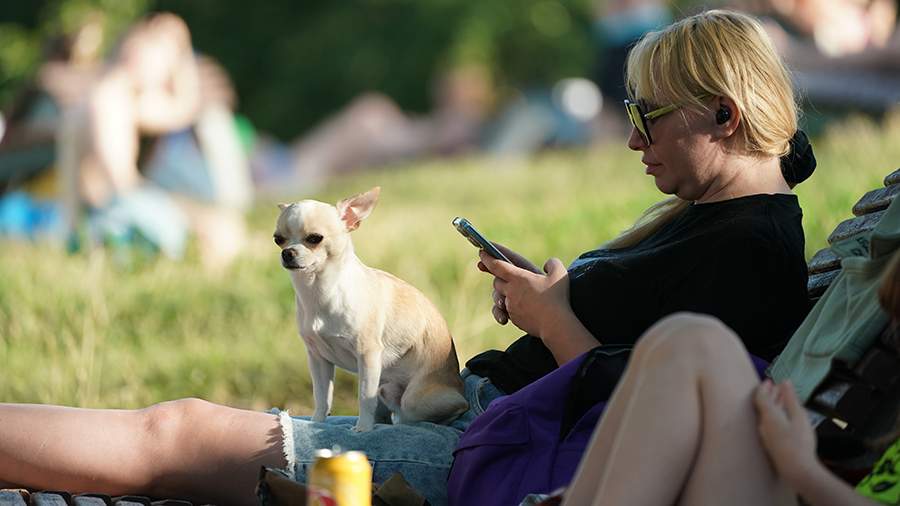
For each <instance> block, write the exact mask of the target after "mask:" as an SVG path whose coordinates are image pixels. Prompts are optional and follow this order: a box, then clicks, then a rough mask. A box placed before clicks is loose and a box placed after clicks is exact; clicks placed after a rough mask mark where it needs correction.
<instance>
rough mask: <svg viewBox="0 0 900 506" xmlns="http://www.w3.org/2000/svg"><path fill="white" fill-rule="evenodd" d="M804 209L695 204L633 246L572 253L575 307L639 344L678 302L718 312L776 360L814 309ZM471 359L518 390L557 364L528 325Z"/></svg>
mask: <svg viewBox="0 0 900 506" xmlns="http://www.w3.org/2000/svg"><path fill="white" fill-rule="evenodd" d="M802 217H803V213H802V211H801V210H800V205H799V204H798V202H797V197H796V196H794V195H784V194H776V195H751V196H747V197H741V198H736V199H732V200H726V201H722V202H712V203H708V204H694V205H691V206H690V207H689V208H688V209H687V210H686V211H685V212H684V213H683V214H681V215H680V216H678V217H676V218H675V219H673V220H672V221H671V222H669V223H667V224H666V225H664V226H663V227H661V228H660V229H659V230H658V231H657V232H656V233H655V234H653V235H651V236H650V237H647V238H646V239H644V240H643V241H641V242H640V243H638V244H637V245H635V246H631V247H628V248H623V249H618V250H604V249H598V250H594V251H589V252H587V253H585V254H583V255H581V256H580V257H578V259H576V260H575V261H574V262H572V265H571V266H569V294H570V295H569V300H570V303H571V305H572V310H573V311H574V313H575V316H577V317H578V319H579V320H581V323H582V324H584V326H585V327H586V328H587V329H588V330H589V331H590V332H591V334H593V336H594V337H595V338H597V340H598V341H599V343H603V344H634V342H635V341H636V340H637V339H638V337H639V336H640V335H641V334H642V333H643V332H644V331H645V330H647V329H648V328H649V327H650V326H651V325H653V324H654V323H655V322H656V321H658V320H659V319H660V318H662V317H664V316H666V315H669V314H672V313H675V312H678V311H692V312H697V313H706V314H710V315H713V316H716V317H718V318H719V319H721V320H722V321H723V322H725V324H726V325H728V326H729V327H731V328H732V329H733V330H734V331H735V332H737V334H738V335H739V336H740V337H741V339H742V340H743V342H744V345H745V346H746V347H747V349H748V350H749V351H750V353H753V354H754V355H756V356H759V357H761V358H764V359H766V360H771V359H772V358H774V357H775V356H776V355H777V354H778V353H779V352H780V351H781V349H782V348H783V347H784V345H785V344H786V342H787V339H788V338H789V337H790V336H791V334H793V332H794V331H795V330H796V329H797V327H798V326H799V325H800V322H801V321H802V320H803V318H804V317H805V316H806V313H807V312H808V310H809V301H808V298H807V294H806V281H807V270H806V261H805V257H804V238H803V227H802V225H801V220H802ZM466 367H468V368H469V370H471V371H472V372H474V373H475V374H478V375H480V376H486V377H489V378H490V379H491V381H492V382H493V383H494V384H495V385H496V386H498V387H499V388H500V389H502V390H503V391H505V392H506V393H512V392H515V391H516V390H518V389H520V388H522V387H523V386H525V385H527V384H529V383H531V382H533V381H535V380H537V379H538V378H540V377H542V376H543V375H545V374H547V373H548V372H550V371H552V370H553V369H555V368H556V367H557V364H556V361H555V360H554V358H553V355H552V354H551V353H550V350H548V349H547V348H546V347H545V346H544V344H543V343H542V342H541V340H540V339H539V338H537V337H533V336H531V335H525V336H523V337H521V338H520V339H518V340H517V341H515V342H514V343H512V344H511V345H510V346H509V348H507V349H506V351H503V352H501V351H497V350H490V351H486V352H484V353H481V354H479V355H477V356H475V357H474V358H472V359H471V360H469V362H468V363H467V364H466Z"/></svg>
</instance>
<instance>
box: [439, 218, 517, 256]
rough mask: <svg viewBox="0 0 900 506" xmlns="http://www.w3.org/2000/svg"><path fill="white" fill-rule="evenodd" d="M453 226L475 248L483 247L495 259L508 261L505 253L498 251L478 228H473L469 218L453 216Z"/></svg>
mask: <svg viewBox="0 0 900 506" xmlns="http://www.w3.org/2000/svg"><path fill="white" fill-rule="evenodd" d="M453 226H454V227H456V230H458V231H459V233H460V234H462V235H463V237H465V238H466V239H468V240H469V242H470V243H472V244H473V245H474V246H475V247H476V248H478V249H483V250H484V251H486V252H487V254H488V255H490V256H492V257H494V258H496V259H497V260H503V261H504V262H509V263H512V262H510V260H509V259H508V258H506V255H504V254H503V253H501V252H500V250H499V249H497V247H496V246H494V244H493V243H491V241H488V240H487V239H485V237H484V236H483V235H481V234H480V233H479V232H478V230H475V227H473V226H472V224H471V223H469V220H467V219H465V218H460V217H459V216H457V217H456V218H453Z"/></svg>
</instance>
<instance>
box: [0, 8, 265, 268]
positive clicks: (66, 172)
mask: <svg viewBox="0 0 900 506" xmlns="http://www.w3.org/2000/svg"><path fill="white" fill-rule="evenodd" d="M93 19H97V18H93ZM101 36H102V32H99V31H98V29H97V28H96V23H94V22H93V20H92V18H89V19H88V21H87V22H86V23H85V24H84V26H83V27H82V28H80V29H79V30H78V31H77V32H76V33H75V35H74V36H73V37H71V39H69V40H70V44H69V45H68V47H67V49H68V51H60V52H59V53H62V56H57V55H56V54H51V58H50V59H49V61H47V62H46V63H44V64H43V65H42V67H41V70H40V72H39V74H38V76H39V77H38V89H39V90H41V91H42V93H41V94H38V95H37V97H36V98H31V99H30V100H27V101H25V105H27V107H26V108H23V109H22V111H23V112H19V113H16V111H14V114H11V115H10V120H11V124H12V125H13V126H14V129H12V130H11V132H10V134H8V135H6V136H4V141H3V145H8V146H16V147H17V148H22V147H23V146H25V147H27V146H30V145H36V144H37V145H40V146H42V147H43V149H44V151H43V155H44V156H45V157H48V156H49V159H48V160H46V162H49V163H47V164H46V165H52V164H55V167H56V171H55V178H53V179H55V180H54V181H53V183H54V186H55V189H56V192H55V194H56V196H57V197H58V205H57V206H53V205H52V204H44V203H40V204H39V203H38V201H37V200H35V199H30V200H29V196H24V195H28V194H24V195H23V194H22V193H17V194H14V195H10V196H7V197H6V198H4V199H3V201H0V221H3V220H2V216H3V214H2V212H3V210H4V209H6V210H7V211H8V212H7V213H6V216H7V218H10V216H13V217H14V216H15V215H20V216H24V215H25V213H26V212H27V213H31V214H32V215H33V214H34V213H35V212H38V211H39V210H41V209H43V210H44V214H46V215H47V216H48V218H47V221H51V222H53V225H54V226H53V227H51V228H52V230H51V231H50V233H52V234H55V235H58V236H62V238H63V240H65V241H67V242H68V244H69V246H70V247H71V248H73V249H78V248H81V247H90V246H92V245H95V244H98V243H107V244H109V243H112V244H114V245H131V244H139V245H141V246H144V247H146V248H147V249H150V250H152V251H159V252H161V253H163V254H165V255H166V256H168V257H171V258H180V257H181V256H183V254H184V252H185V248H186V244H187V238H188V236H189V234H190V233H191V232H193V233H195V234H196V236H197V239H198V241H199V242H200V243H201V244H202V245H203V255H202V258H203V261H204V263H205V264H206V265H208V266H210V267H213V268H216V267H220V266H223V265H226V264H227V263H228V262H230V261H231V260H232V259H233V258H234V257H235V256H236V255H237V254H238V252H239V251H240V249H241V247H242V245H243V242H244V235H245V231H244V222H243V212H244V211H245V210H246V209H247V208H248V207H249V205H250V204H251V203H252V198H253V194H252V181H251V180H250V176H249V168H248V161H247V155H246V152H245V147H244V146H243V144H242V142H241V139H240V136H239V132H238V128H237V126H236V124H235V120H234V117H233V114H232V109H233V108H234V106H235V104H236V94H235V92H234V89H233V87H232V85H231V82H230V80H229V78H228V76H227V74H226V72H225V71H224V69H222V67H221V66H220V65H218V64H217V63H216V62H214V61H213V60H211V59H210V58H207V57H203V56H199V55H197V54H195V52H194V50H193V47H192V44H191V36H190V32H189V30H188V28H187V25H186V24H185V23H184V21H183V20H182V19H181V18H179V17H178V16H175V15H173V14H168V13H161V14H155V15H152V16H149V17H147V18H146V19H143V20H140V21H139V22H137V23H136V24H135V25H134V26H133V27H132V28H131V29H130V30H129V31H128V32H127V33H126V35H125V36H124V37H123V38H122V39H121V41H120V42H119V44H118V47H117V48H116V49H115V51H114V53H113V55H112V57H111V58H110V60H109V61H108V63H106V64H101V63H100V62H99V59H98V58H97V53H98V51H97V48H98V47H99V45H100V44H99V41H98V40H97V39H98V38H99V37H101ZM85 45H87V46H89V47H90V48H92V49H93V50H94V51H93V52H92V53H88V54H90V55H91V56H92V59H88V58H87V57H86V56H82V55H83V54H84V53H86V52H87V51H86V50H84V49H82V46H85ZM84 61H89V62H90V65H85V64H83V63H82V62H84ZM44 109H47V110H49V111H52V112H44V113H42V112H41V111H42V110H44ZM49 139H53V141H54V142H55V149H54V150H52V151H49V152H48V150H47V149H46V148H47V144H48V140H49ZM0 155H2V152H0ZM8 160H9V159H8V158H7V160H6V161H7V163H8ZM7 167H8V165H7ZM31 167H32V168H33V169H39V168H41V165H40V164H32V165H31ZM50 174H53V172H52V171H51V172H50ZM51 178H52V176H51ZM51 193H53V192H51ZM10 209H12V210H13V211H9V210H10ZM5 221H7V222H9V221H11V220H10V219H7V220H5ZM13 221H14V220H13ZM20 221H21V220H20ZM32 225H33V226H38V225H39V224H38V223H34V224H32Z"/></svg>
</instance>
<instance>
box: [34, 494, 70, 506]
mask: <svg viewBox="0 0 900 506" xmlns="http://www.w3.org/2000/svg"><path fill="white" fill-rule="evenodd" d="M70 500H72V496H71V495H69V494H68V493H66V492H35V493H34V494H31V506H68V505H69V501H70Z"/></svg>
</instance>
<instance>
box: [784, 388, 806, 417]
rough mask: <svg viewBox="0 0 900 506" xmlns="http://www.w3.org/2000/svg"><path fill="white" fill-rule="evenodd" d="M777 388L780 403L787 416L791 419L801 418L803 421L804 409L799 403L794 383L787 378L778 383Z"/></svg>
mask: <svg viewBox="0 0 900 506" xmlns="http://www.w3.org/2000/svg"><path fill="white" fill-rule="evenodd" d="M779 390H780V391H781V400H782V403H781V405H782V406H783V407H784V409H785V411H786V412H787V414H788V416H789V417H790V418H791V419H793V420H796V419H797V418H801V419H802V420H804V422H805V421H806V420H807V416H806V410H805V409H803V405H801V404H800V400H799V399H797V392H796V391H794V385H793V384H792V383H791V381H790V380H788V381H785V382H784V383H782V384H780V385H779Z"/></svg>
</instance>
